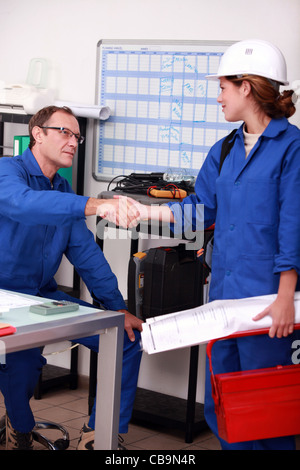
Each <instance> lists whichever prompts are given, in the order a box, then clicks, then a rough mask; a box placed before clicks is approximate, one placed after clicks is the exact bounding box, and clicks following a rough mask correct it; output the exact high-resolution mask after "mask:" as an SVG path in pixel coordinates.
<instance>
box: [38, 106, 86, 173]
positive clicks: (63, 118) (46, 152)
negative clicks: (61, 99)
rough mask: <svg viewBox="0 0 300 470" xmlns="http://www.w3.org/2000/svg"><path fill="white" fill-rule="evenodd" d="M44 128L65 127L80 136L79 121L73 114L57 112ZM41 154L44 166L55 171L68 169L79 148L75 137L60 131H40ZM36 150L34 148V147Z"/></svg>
mask: <svg viewBox="0 0 300 470" xmlns="http://www.w3.org/2000/svg"><path fill="white" fill-rule="evenodd" d="M43 127H59V128H60V127H63V128H65V129H66V130H68V131H71V132H72V133H73V134H77V135H80V130H79V124H78V122H77V119H76V118H75V117H74V116H72V115H71V114H67V113H65V112H63V111H57V112H55V113H54V114H52V116H51V118H50V119H49V120H48V121H47V122H46V123H45V124H44V126H43ZM39 137H40V139H41V140H40V142H39V148H38V150H39V154H40V157H41V159H42V160H41V162H42V164H43V166H45V165H46V166H47V167H49V168H53V169H55V171H57V170H58V169H59V168H68V167H70V166H71V165H72V163H73V158H74V155H75V152H76V149H77V146H78V141H77V139H76V137H75V136H74V135H72V136H70V133H69V132H67V133H65V132H63V131H60V130H58V129H45V130H44V129H40V133H39ZM33 149H34V147H33Z"/></svg>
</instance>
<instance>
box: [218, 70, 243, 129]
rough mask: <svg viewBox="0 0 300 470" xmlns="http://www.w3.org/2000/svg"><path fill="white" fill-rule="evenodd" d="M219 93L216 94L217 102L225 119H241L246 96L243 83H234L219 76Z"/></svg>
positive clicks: (230, 120)
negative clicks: (237, 84) (238, 84)
mask: <svg viewBox="0 0 300 470" xmlns="http://www.w3.org/2000/svg"><path fill="white" fill-rule="evenodd" d="M220 88H221V93H220V95H219V96H218V99H217V101H218V103H220V104H221V105H222V111H223V113H224V116H225V119H226V121H229V122H235V121H243V120H244V117H243V116H244V114H245V110H246V96H248V94H246V93H245V90H244V87H243V85H241V86H240V87H238V86H236V85H234V84H233V83H232V82H230V81H229V80H226V78H225V77H221V78H220Z"/></svg>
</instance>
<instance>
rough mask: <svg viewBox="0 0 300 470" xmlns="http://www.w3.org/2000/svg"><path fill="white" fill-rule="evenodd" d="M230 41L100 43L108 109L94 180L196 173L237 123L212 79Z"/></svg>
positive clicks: (100, 91)
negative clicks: (229, 116)
mask: <svg viewBox="0 0 300 470" xmlns="http://www.w3.org/2000/svg"><path fill="white" fill-rule="evenodd" d="M232 43H233V42H232V41H228V42H225V41H219V42H218V41H171V42H159V41H129V40H123V41H121V40H101V41H99V43H98V45H97V72H96V74H97V75H96V104H97V105H101V106H109V108H110V109H111V116H110V118H109V119H108V120H107V121H96V123H95V127H94V163H93V176H94V178H95V179H97V180H104V181H105V180H110V179H111V178H112V177H115V176H119V175H128V174H130V173H149V172H150V173H151V172H168V171H174V170H176V172H178V171H181V172H185V173H186V174H188V175H197V173H198V171H199V169H200V168H201V166H202V164H203V162H204V160H205V157H206V155H207V153H208V151H209V149H210V148H211V146H212V145H213V144H214V143H215V142H216V141H217V140H219V139H221V138H222V137H224V136H226V135H227V134H228V133H229V132H230V131H231V130H232V129H233V128H236V127H237V124H236V123H228V122H227V121H225V119H224V116H223V113H222V110H221V106H220V105H219V104H218V103H217V97H218V95H219V82H218V81H212V80H210V81H208V80H206V78H205V76H206V75H207V74H211V73H216V72H217V69H218V66H219V62H220V58H221V57H222V55H223V53H224V51H225V50H226V49H227V48H228V46H230V45H231V44H232Z"/></svg>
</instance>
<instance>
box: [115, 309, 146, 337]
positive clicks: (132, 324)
mask: <svg viewBox="0 0 300 470" xmlns="http://www.w3.org/2000/svg"><path fill="white" fill-rule="evenodd" d="M118 311H119V312H122V313H124V314H125V331H126V332H127V334H128V338H129V339H130V341H134V340H135V334H134V331H133V330H138V331H142V330H143V321H142V320H140V319H139V318H137V317H135V316H134V315H132V314H131V313H129V312H128V311H127V310H118Z"/></svg>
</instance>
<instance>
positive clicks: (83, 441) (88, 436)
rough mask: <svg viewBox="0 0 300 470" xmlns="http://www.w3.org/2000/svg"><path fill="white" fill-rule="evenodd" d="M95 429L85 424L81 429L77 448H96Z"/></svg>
mask: <svg viewBox="0 0 300 470" xmlns="http://www.w3.org/2000/svg"><path fill="white" fill-rule="evenodd" d="M94 439H95V431H94V429H92V428H89V427H88V426H86V425H85V424H84V425H83V428H82V429H81V431H80V438H79V442H78V446H77V450H94Z"/></svg>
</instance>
